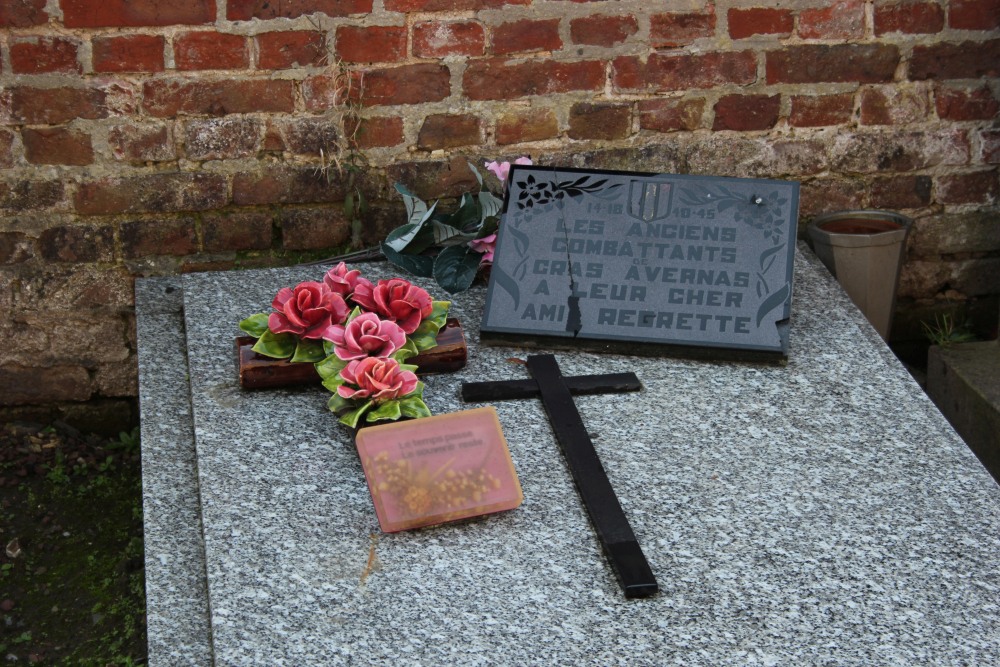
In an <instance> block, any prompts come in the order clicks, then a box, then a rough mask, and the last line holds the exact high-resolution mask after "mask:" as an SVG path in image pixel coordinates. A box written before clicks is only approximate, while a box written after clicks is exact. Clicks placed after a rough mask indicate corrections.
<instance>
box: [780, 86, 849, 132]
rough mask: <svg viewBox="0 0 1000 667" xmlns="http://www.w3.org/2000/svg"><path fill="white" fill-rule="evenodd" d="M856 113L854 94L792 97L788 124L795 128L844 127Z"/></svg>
mask: <svg viewBox="0 0 1000 667" xmlns="http://www.w3.org/2000/svg"><path fill="white" fill-rule="evenodd" d="M853 111H854V94H853V93H836V94H833V95H792V108H791V111H790V113H789V115H788V122H789V123H790V124H791V125H793V126H794V127H818V126H822V125H844V124H846V123H848V122H849V121H850V120H851V114H852V113H853Z"/></svg>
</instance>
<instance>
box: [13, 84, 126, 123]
mask: <svg viewBox="0 0 1000 667" xmlns="http://www.w3.org/2000/svg"><path fill="white" fill-rule="evenodd" d="M9 90H10V113H11V117H12V118H13V120H14V121H15V122H20V123H25V124H28V125H58V124H60V123H65V122H68V121H71V120H73V119H74V118H86V119H96V118H106V117H107V116H108V109H107V105H106V102H107V94H106V93H105V91H104V90H102V89H100V88H68V87H60V88H34V87H32V86H13V87H11V88H10V89H9Z"/></svg>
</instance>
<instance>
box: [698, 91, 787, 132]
mask: <svg viewBox="0 0 1000 667" xmlns="http://www.w3.org/2000/svg"><path fill="white" fill-rule="evenodd" d="M780 109H781V95H723V96H722V97H720V98H719V101H718V102H716V103H715V121H714V122H713V123H712V129H713V130H737V131H739V132H750V131H753V130H768V129H770V128H772V127H774V126H775V124H776V123H777V122H778V112H779V110H780Z"/></svg>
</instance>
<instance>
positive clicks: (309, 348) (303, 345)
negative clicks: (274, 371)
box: [292, 338, 325, 364]
mask: <svg viewBox="0 0 1000 667" xmlns="http://www.w3.org/2000/svg"><path fill="white" fill-rule="evenodd" d="M324 356H325V355H324V354H323V343H322V342H321V341H318V340H311V339H308V338H300V339H299V343H298V345H296V346H295V354H293V355H292V361H293V362H302V363H310V364H315V363H316V362H318V361H322V360H323V357H324Z"/></svg>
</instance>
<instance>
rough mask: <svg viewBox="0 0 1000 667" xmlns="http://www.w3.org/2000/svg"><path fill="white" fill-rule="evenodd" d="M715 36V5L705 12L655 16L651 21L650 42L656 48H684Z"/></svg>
mask: <svg viewBox="0 0 1000 667" xmlns="http://www.w3.org/2000/svg"><path fill="white" fill-rule="evenodd" d="M714 36H715V5H709V6H708V8H707V10H706V11H704V12H692V13H679V12H675V13H668V14H653V15H652V16H651V17H650V19H649V41H650V43H651V45H652V46H653V47H654V48H665V47H674V46H684V45H686V44H690V43H691V42H693V41H694V40H696V39H700V38H702V37H714Z"/></svg>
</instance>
